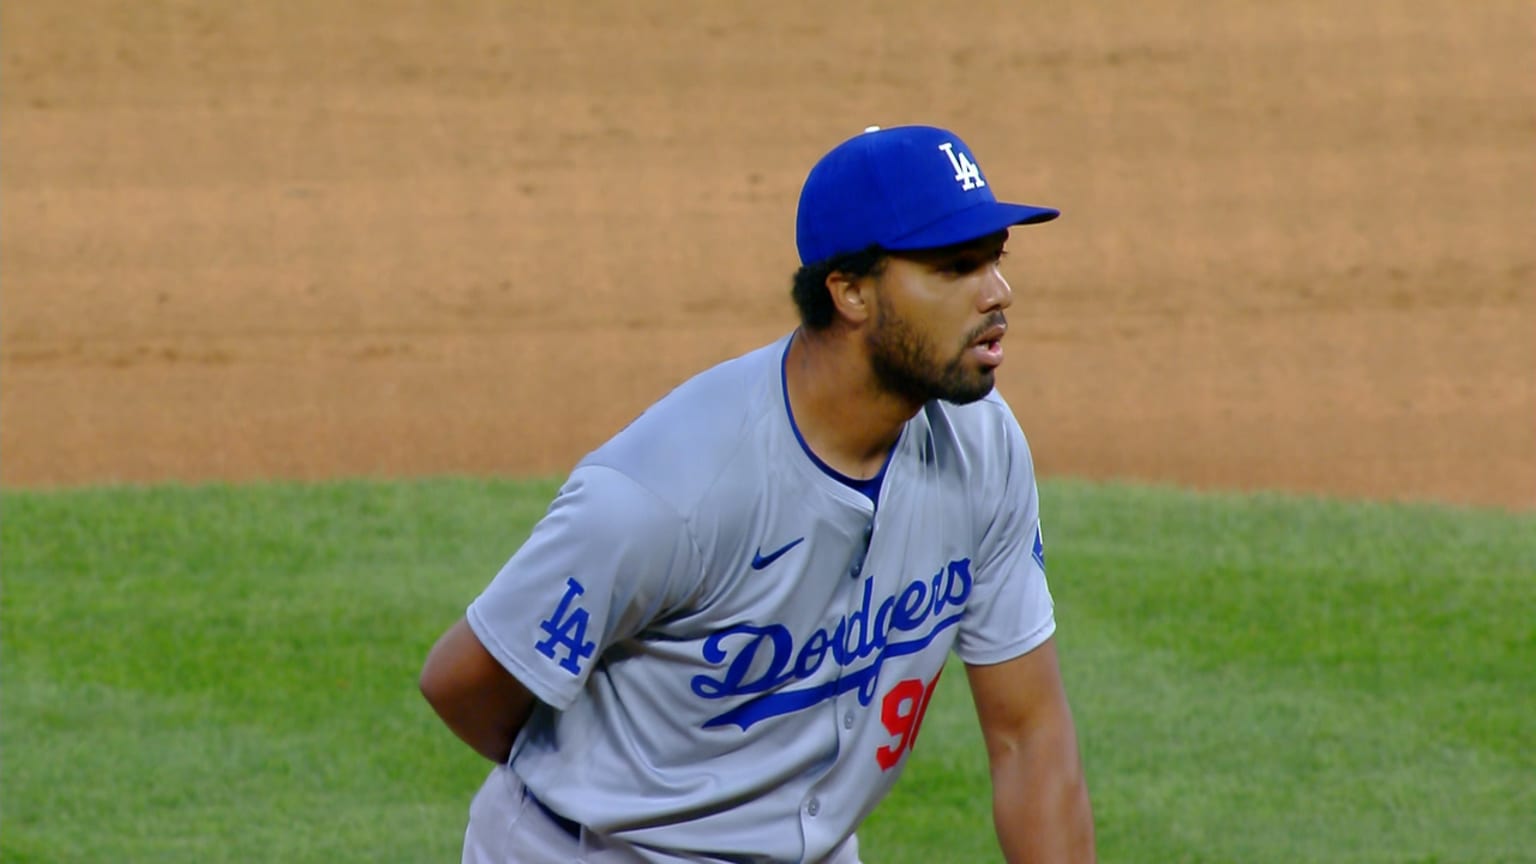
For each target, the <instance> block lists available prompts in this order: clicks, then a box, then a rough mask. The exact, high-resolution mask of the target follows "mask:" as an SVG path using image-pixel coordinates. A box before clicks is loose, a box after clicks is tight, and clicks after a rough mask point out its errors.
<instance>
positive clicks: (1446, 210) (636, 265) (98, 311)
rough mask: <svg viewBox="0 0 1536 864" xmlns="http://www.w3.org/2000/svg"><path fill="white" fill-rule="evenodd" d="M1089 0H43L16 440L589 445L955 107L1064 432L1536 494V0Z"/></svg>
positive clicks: (949, 122) (1057, 460)
mask: <svg viewBox="0 0 1536 864" xmlns="http://www.w3.org/2000/svg"><path fill="white" fill-rule="evenodd" d="M1089 5H1090V4H1020V3H1014V2H992V3H968V4H964V6H963V7H962V6H959V5H958V4H946V3H927V2H919V0H898V2H894V3H877V2H873V0H866V2H855V3H826V2H793V3H759V2H751V3H714V2H702V0H700V2H691V3H684V2H671V3H654V4H632V3H625V2H616V0H600V2H591V3H543V4H532V3H529V4H511V3H500V2H493V0H454V2H427V0H421V2H404V0H393V2H385V3H364V2H361V0H345V2H343V0H334V2H327V3H309V2H301V0H280V2H271V3H259V4H258V3H235V2H218V3H208V2H192V0H184V2H168V0H152V2H150V0H146V2H140V3H121V2H105V0H69V2H59V3H51V4H50V3H42V2H31V3H6V4H4V6H3V13H0V18H3V20H0V32H3V34H4V41H3V43H0V48H3V66H0V81H3V86H4V103H5V110H4V115H3V119H0V152H3V156H4V160H3V163H0V172H3V173H0V178H3V189H4V201H3V207H0V229H3V249H0V267H3V274H0V291H3V293H0V480H3V482H4V484H5V485H7V486H12V487H20V486H48V485H58V484H65V485H70V484H83V483H92V482H99V481H153V480H167V479H177V480H205V479H216V478H217V479H230V480H246V479H251V478H265V477H292V478H320V477H335V476H355V475H383V476H399V475H414V474H426V473H442V472H455V473H458V472H497V473H521V472H551V473H554V472H562V471H564V470H565V469H567V468H569V467H570V465H571V464H572V462H573V461H574V460H575V459H576V458H578V457H579V456H580V455H581V454H582V453H583V452H584V451H585V450H586V449H588V448H590V447H591V446H593V445H595V444H597V443H598V442H600V441H601V440H602V439H603V438H605V437H606V436H607V435H608V434H610V433H611V432H613V431H614V430H615V429H616V428H617V427H618V426H619V425H621V424H622V423H623V422H625V421H626V420H628V419H629V418H630V417H631V416H633V415H634V414H635V413H636V412H638V411H639V410H640V409H642V408H643V407H644V406H645V405H646V404H648V403H649V402H651V401H652V400H653V399H655V398H656V397H657V396H659V395H660V394H661V393H663V392H665V391H666V390H667V389H668V388H669V387H671V386H673V385H674V384H676V383H677V382H679V381H680V380H682V379H683V378H684V377H686V376H687V375H688V374H690V373H692V372H693V371H696V370H698V369H700V368H702V367H703V366H705V365H706V364H708V363H710V362H712V361H715V360H718V359H722V358H725V357H727V356H730V355H732V354H734V353H737V352H740V351H742V350H745V349H747V348H751V347H754V346H756V345H758V344H760V343H762V342H765V341H767V340H769V339H772V338H774V337H776V336H778V335H780V334H781V333H783V332H785V331H786V330H787V329H788V328H789V327H791V326H793V312H792V309H791V306H790V304H789V300H788V296H787V292H788V280H789V274H790V273H791V271H792V270H793V268H794V266H795V263H796V262H795V259H794V246H793V217H794V205H795V196H796V194H797V192H798V188H799V183H800V181H801V179H802V178H803V176H804V172H805V170H806V169H807V168H808V166H809V165H810V163H811V162H812V161H813V160H814V158H815V157H816V156H817V155H818V154H819V153H820V152H822V151H823V150H824V149H826V148H827V147H829V146H831V145H832V144H834V143H836V142H837V141H839V140H841V139H842V138H844V137H846V136H847V135H851V134H853V133H854V132H856V131H857V130H858V129H860V128H862V127H863V126H865V125H867V124H871V123H879V124H882V125H895V124H898V123H903V122H929V123H936V124H939V125H946V126H950V127H952V128H955V129H957V130H958V131H960V132H961V133H962V134H963V135H965V137H966V138H967V139H968V140H969V141H970V143H971V144H972V146H973V147H974V149H975V151H976V152H977V154H978V156H979V158H980V160H981V162H982V164H983V167H984V168H985V169H986V170H987V173H988V176H989V179H990V180H991V182H992V184H993V186H994V187H995V188H996V189H997V190H998V191H999V193H1000V194H1001V195H1003V196H1004V197H1011V198H1014V199H1017V200H1024V201H1029V202H1033V203H1041V204H1049V205H1052V206H1058V207H1060V208H1061V209H1062V210H1063V211H1064V212H1065V214H1066V215H1065V216H1064V218H1063V219H1061V220H1060V221H1059V222H1056V223H1053V224H1051V225H1049V226H1043V227H1040V228H1030V229H1023V230H1021V231H1019V232H1017V233H1016V234H1015V242H1014V244H1013V250H1014V254H1013V256H1012V257H1011V258H1010V263H1009V265H1008V271H1007V272H1008V273H1009V275H1010V277H1011V278H1012V280H1013V283H1014V288H1015V292H1016V295H1017V303H1016V305H1015V307H1014V309H1013V311H1012V313H1011V315H1010V323H1011V324H1012V327H1013V329H1012V331H1011V333H1010V336H1009V340H1010V341H1009V345H1010V353H1009V362H1008V364H1007V365H1006V366H1005V367H1004V369H1003V374H1002V380H1003V384H1002V388H1003V392H1004V393H1005V395H1006V396H1007V397H1008V398H1009V400H1010V401H1011V402H1012V403H1013V405H1014V407H1015V409H1016V411H1017V412H1018V414H1019V415H1020V418H1021V420H1022V421H1023V423H1024V426H1025V430H1026V431H1027V432H1028V433H1029V435H1030V438H1031V441H1032V443H1033V445H1034V447H1035V450H1036V455H1037V461H1038V463H1039V467H1040V471H1041V473H1042V475H1045V476H1059V475H1083V476H1091V477H1108V476H1119V477H1135V478H1143V479H1151V480H1159V481H1177V482H1180V483H1186V484H1191V485H1195V486H1200V487H1237V488H1253V487H1280V488H1286V489H1298V490H1311V491H1321V492H1327V493H1337V494H1344V495H1364V496H1374V497H1387V498H1434V499H1441V500H1449V501H1455V502H1466V503H1480V504H1495V505H1504V506H1512V507H1518V508H1530V507H1536V287H1533V286H1536V170H1533V168H1532V166H1533V165H1536V11H1533V10H1536V7H1533V6H1532V4H1530V3H1529V2H1527V0H1484V2H1479V3H1460V2H1456V0H1436V2H1429V0H1369V2H1352V3H1336V2H1332V0H1309V2H1304V0H1285V2H1273V3H1251V4H1228V3H1218V2H1214V0H1210V2H1196V0H1186V2H1180V3H1169V4H1150V5H1149V4H1140V3H1132V2H1127V0H1119V2H1111V3H1106V4H1091V5H1092V9H1091V10H1090V8H1089ZM1117 7H1118V8H1117ZM1152 7H1155V8H1156V9H1158V10H1159V11H1158V13H1156V14H1154V13H1152V12H1149V11H1147V10H1148V9H1149V8H1152Z"/></svg>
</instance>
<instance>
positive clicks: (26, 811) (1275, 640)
mask: <svg viewBox="0 0 1536 864" xmlns="http://www.w3.org/2000/svg"><path fill="white" fill-rule="evenodd" d="M553 489H554V485H553V484H552V483H549V482H531V483H517V482H509V481H494V482H493V481H473V480H459V479H453V480H435V481H424V482H414V483H399V484H383V483H377V484H375V483H345V484H331V485H316V486H283V485H270V486H251V487H196V488H150V489H101V490H84V491H67V492H19V491H10V492H5V493H4V494H3V496H0V507H3V511H0V650H3V654H0V860H3V861H4V862H7V864H11V862H14V864H21V862H49V864H54V862H76V861H79V862H125V861H132V862H200V864H202V862H363V861H368V862H380V861H387V862H440V861H457V860H458V843H459V836H460V832H461V831H462V828H463V822H464V816H465V810H466V808H467V806H468V803H469V798H470V795H471V794H472V792H473V790H474V788H475V787H476V786H477V785H478V783H479V781H480V780H481V778H482V776H483V774H484V771H485V766H484V764H483V763H481V762H480V761H479V758H478V757H476V756H474V755H473V754H472V753H470V751H469V750H468V749H467V748H465V747H463V746H462V745H460V744H459V743H458V742H457V740H456V739H454V738H453V737H452V736H451V735H450V734H449V733H448V732H447V731H446V730H445V729H443V728H442V727H440V726H439V725H438V723H437V721H436V719H435V718H434V717H433V716H432V715H431V713H430V711H429V709H428V708H427V706H426V705H425V703H424V702H422V700H421V699H420V697H419V696H418V695H417V692H416V674H417V671H418V670H419V668H420V664H421V661H422V658H423V657H424V656H425V653H426V650H427V648H428V647H429V646H430V645H431V643H432V641H433V640H434V639H435V638H436V636H437V635H438V633H439V632H440V631H441V630H442V629H443V628H444V627H446V626H447V625H448V624H449V623H451V622H452V621H453V620H454V619H455V617H456V616H458V615H459V614H460V613H461V612H462V610H463V607H464V605H465V604H466V603H467V602H468V601H469V600H470V599H471V598H472V597H473V596H474V594H475V593H476V592H477V591H478V590H479V588H480V587H481V586H483V585H484V583H485V582H486V581H487V580H488V579H489V578H490V577H491V575H492V574H493V573H494V572H495V571H496V569H498V567H499V566H500V565H501V563H502V562H503V560H504V559H505V558H506V557H507V556H508V555H509V554H510V553H511V552H512V551H513V550H514V549H515V548H516V546H517V545H518V543H520V542H521V541H522V539H523V538H524V536H526V532H527V530H528V528H529V527H530V525H531V524H532V522H533V520H534V519H536V518H537V517H538V515H539V514H541V513H542V512H543V509H544V506H545V504H546V502H547V500H548V498H549V496H550V495H551V494H552V492H553ZM1042 498H1043V502H1044V512H1045V514H1046V539H1047V544H1048V545H1047V553H1048V562H1049V572H1050V574H1051V580H1052V589H1053V592H1054V594H1055V596H1056V601H1057V606H1056V612H1057V619H1058V622H1059V628H1060V629H1059V633H1058V640H1059V643H1060V645H1061V650H1062V655H1063V663H1064V666H1065V673H1066V675H1067V682H1068V687H1069V690H1070V692H1071V695H1072V698H1073V703H1074V706H1075V710H1076V716H1077V721H1078V727H1079V733H1080V735H1081V738H1082V742H1083V748H1084V759H1085V762H1086V765H1087V769H1088V774H1089V782H1090V785H1091V789H1092V792H1093V798H1094V805H1095V811H1096V816H1097V822H1098V831H1099V844H1100V852H1101V858H1102V860H1104V861H1106V862H1286V864H1291V862H1467V864H1491V862H1512V861H1536V515H1532V514H1524V515H1511V514H1505V513H1497V512H1485V511H1471V510H1456V509H1449V508H1437V507H1431V506H1388V505H1367V504H1345V503H1337V502H1325V501H1317V500H1303V499H1294V498H1282V497H1277V496H1256V497H1253V496H1235V495H1228V496H1211V495H1195V494H1190V493H1183V492H1176V491H1168V490H1158V489H1146V488H1138V487H1130V486H1100V485H1087V484H1078V483H1066V482H1056V483H1048V484H1046V485H1044V486H1043V488H1042ZM943 681H944V683H943V685H941V687H940V690H939V694H938V696H936V697H935V701H934V704H933V705H932V707H931V708H930V710H929V713H928V717H927V721H926V723H925V725H924V728H923V734H922V737H921V739H920V740H919V742H918V745H917V749H916V751H915V753H914V755H913V757H912V760H911V762H910V764H909V768H908V770H907V773H906V776H905V777H904V778H903V781H902V783H901V785H900V786H899V788H898V792H897V793H896V794H895V795H894V796H893V797H892V798H891V799H889V800H888V801H887V802H886V803H885V804H884V805H883V806H882V808H881V809H880V810H879V811H878V812H877V814H876V816H875V817H874V818H873V819H872V821H871V822H870V824H868V825H867V826H866V828H865V830H864V831H863V832H861V833H862V836H863V838H864V852H865V854H864V857H865V860H866V861H867V862H868V864H900V862H912V864H918V862H923V864H927V862H951V861H953V862H973V861H975V862H987V861H997V860H999V858H1000V856H999V855H998V853H997V852H996V848H995V843H994V841H993V839H992V832H991V827H990V816H989V809H988V804H987V778H986V771H985V764H984V760H983V757H982V751H981V746H980V740H979V735H978V733H977V730H976V728H975V721H974V719H973V718H972V716H971V713H970V705H969V699H968V696H967V694H966V692H965V690H964V676H963V675H961V674H957V673H956V672H952V673H951V674H949V675H946V676H945V677H944V679H943Z"/></svg>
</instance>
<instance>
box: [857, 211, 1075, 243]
mask: <svg viewBox="0 0 1536 864" xmlns="http://www.w3.org/2000/svg"><path fill="white" fill-rule="evenodd" d="M1060 215H1061V211H1060V210H1056V209H1054V208H1051V207H1035V206H1032V205H1029V204H1006V203H1003V202H1001V201H986V202H983V203H980V204H977V205H976V206H974V207H967V208H965V209H964V210H961V211H960V212H958V213H951V214H950V215H948V216H946V217H944V218H943V219H940V220H939V221H937V222H933V223H931V224H928V225H924V226H923V227H921V228H919V229H917V230H916V231H913V232H912V233H910V234H907V235H905V236H902V237H897V238H894V239H892V240H889V241H886V242H884V243H881V244H880V245H881V246H884V247H885V248H886V249H890V250H891V251H893V252H910V251H912V250H914V249H938V248H940V247H943V246H957V245H959V244H961V243H969V242H971V241H972V240H979V239H980V238H982V237H985V236H987V235H988V234H996V233H997V232H999V231H1002V230H1003V229H1005V228H1011V227H1013V226H1014V225H1037V224H1039V223H1041V222H1049V221H1051V220H1052V219H1055V218H1056V217H1057V216H1060Z"/></svg>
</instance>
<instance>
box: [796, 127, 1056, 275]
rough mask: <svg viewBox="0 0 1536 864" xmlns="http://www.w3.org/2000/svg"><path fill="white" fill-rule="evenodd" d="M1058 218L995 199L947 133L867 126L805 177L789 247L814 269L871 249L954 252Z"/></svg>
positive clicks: (957, 138) (959, 143) (957, 141)
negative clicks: (949, 248) (1013, 229)
mask: <svg viewBox="0 0 1536 864" xmlns="http://www.w3.org/2000/svg"><path fill="white" fill-rule="evenodd" d="M1060 215H1061V211H1059V210H1054V209H1052V208H1050V207H1034V206H1031V205H1028V204H1007V203H1004V202H1001V201H998V200H997V197H996V196H995V195H993V194H992V187H991V185H989V184H988V183H987V180H986V177H985V176H984V175H983V174H982V173H981V166H980V165H979V164H978V163H977V162H976V157H975V156H973V155H972V154H971V148H970V147H967V146H966V144H965V142H964V141H961V140H960V136H958V135H956V134H955V133H953V132H950V131H948V130H945V129H938V128H935V127H933V126H893V127H891V128H889V129H881V128H880V127H878V126H871V127H869V128H868V129H866V130H864V132H863V134H860V135H857V136H854V137H853V138H850V139H848V140H847V141H844V142H843V143H841V144H839V145H837V146H836V147H834V148H833V149H832V151H831V152H830V153H828V154H827V155H825V156H823V157H821V161H819V162H817V163H816V166H815V167H814V168H812V169H811V173H810V175H809V176H807V177H806V178H805V185H804V186H802V187H801V189H800V207H799V210H798V211H797V212H796V214H795V245H796V246H798V247H799V249H800V263H801V264H816V263H819V262H822V261H825V260H827V259H828V258H832V257H834V256H837V255H847V254H849V253H852V252H858V251H861V250H863V249H867V248H869V247H870V246H880V247H882V248H884V249H888V250H890V251H892V252H900V251H904V250H914V249H934V248H938V247H940V246H953V245H955V244H957V243H966V242H969V241H971V240H975V239H977V238H980V237H985V236H987V235H988V234H994V233H996V232H998V231H1001V230H1003V229H1004V228H1007V227H1009V226H1012V225H1031V224H1034V223H1036V222H1049V221H1050V220H1052V219H1055V218H1056V217H1057V216H1060Z"/></svg>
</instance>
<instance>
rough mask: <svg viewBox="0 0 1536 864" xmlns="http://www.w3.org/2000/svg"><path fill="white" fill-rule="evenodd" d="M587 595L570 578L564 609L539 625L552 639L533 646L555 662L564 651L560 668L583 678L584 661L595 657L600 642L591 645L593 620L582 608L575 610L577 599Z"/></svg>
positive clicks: (561, 599)
mask: <svg viewBox="0 0 1536 864" xmlns="http://www.w3.org/2000/svg"><path fill="white" fill-rule="evenodd" d="M584 593H586V589H584V588H582V587H581V583H580V582H577V581H576V580H575V579H570V578H567V579H566V580H565V595H564V596H562V597H561V598H560V605H559V606H557V607H555V614H553V615H551V616H549V617H548V618H546V619H544V620H543V621H540V622H539V629H540V630H543V631H544V632H545V633H547V634H548V637H547V638H545V639H544V640H542V641H540V642H536V643H534V646H533V647H534V648H535V649H536V650H537V651H538V652H539V653H540V654H543V655H544V656H545V657H548V658H549V659H551V660H554V659H555V652H556V650H557V649H564V650H565V652H566V653H565V657H564V658H563V659H561V660H560V661H559V662H560V668H561V669H564V670H565V671H567V672H569V673H571V674H572V675H580V674H581V661H582V660H585V659H586V658H588V657H591V656H592V652H593V651H594V650H595V649H596V648H597V643H596V642H588V641H587V623H588V622H589V621H590V620H591V616H590V615H589V614H587V610H586V609H583V608H582V607H580V606H577V607H576V608H574V609H572V608H571V605H572V604H573V603H575V602H576V598H577V597H580V596H581V595H582V594H584Z"/></svg>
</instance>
